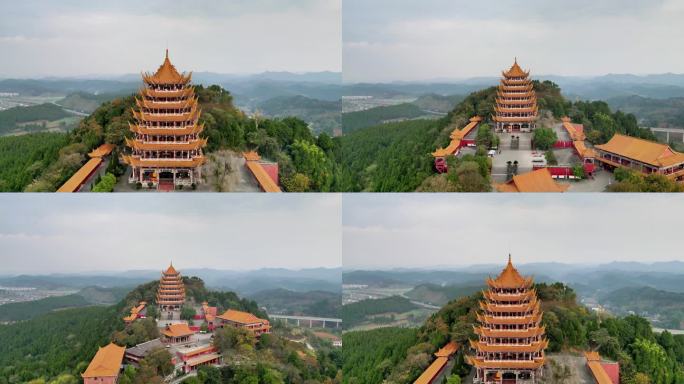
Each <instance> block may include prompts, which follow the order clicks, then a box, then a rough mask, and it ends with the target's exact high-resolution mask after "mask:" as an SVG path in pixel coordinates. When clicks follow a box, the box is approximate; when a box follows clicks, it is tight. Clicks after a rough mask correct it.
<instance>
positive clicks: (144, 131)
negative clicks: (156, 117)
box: [129, 123, 204, 136]
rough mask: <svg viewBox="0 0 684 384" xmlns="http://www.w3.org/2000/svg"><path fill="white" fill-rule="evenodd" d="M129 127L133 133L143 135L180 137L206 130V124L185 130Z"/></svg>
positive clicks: (195, 125)
mask: <svg viewBox="0 0 684 384" xmlns="http://www.w3.org/2000/svg"><path fill="white" fill-rule="evenodd" d="M129 127H130V129H131V131H132V132H135V133H138V134H141V135H160V136H180V135H193V134H198V133H201V132H202V131H203V130H204V123H202V124H193V125H189V126H187V127H185V128H150V127H145V126H140V125H137V124H130V123H129Z"/></svg>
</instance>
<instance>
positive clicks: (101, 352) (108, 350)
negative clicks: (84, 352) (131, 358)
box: [81, 343, 126, 378]
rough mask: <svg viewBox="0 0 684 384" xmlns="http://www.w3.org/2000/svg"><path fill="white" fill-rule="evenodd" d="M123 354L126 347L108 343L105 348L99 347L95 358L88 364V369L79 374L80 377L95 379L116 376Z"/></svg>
mask: <svg viewBox="0 0 684 384" xmlns="http://www.w3.org/2000/svg"><path fill="white" fill-rule="evenodd" d="M125 352H126V347H120V346H118V345H116V344H114V343H109V344H108V345H107V346H104V347H100V348H99V349H98V350H97V353H96V354H95V357H93V359H92V360H91V361H90V364H88V368H86V370H85V372H83V373H82V374H81V377H84V378H95V377H116V376H118V375H119V371H120V370H121V362H122V361H123V357H124V353H125Z"/></svg>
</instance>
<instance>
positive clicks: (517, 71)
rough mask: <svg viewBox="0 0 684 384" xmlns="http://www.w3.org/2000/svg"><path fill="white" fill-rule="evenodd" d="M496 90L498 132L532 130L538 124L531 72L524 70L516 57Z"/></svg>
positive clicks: (495, 116)
mask: <svg viewBox="0 0 684 384" xmlns="http://www.w3.org/2000/svg"><path fill="white" fill-rule="evenodd" d="M502 75H503V77H502V78H501V83H500V84H499V89H498V90H497V91H496V106H495V107H494V116H492V120H494V122H495V123H496V130H497V131H498V132H530V131H532V130H533V129H534V128H535V127H536V124H537V117H538V110H537V96H536V94H535V92H534V89H533V85H532V81H531V80H530V78H529V75H530V72H529V71H527V72H526V71H523V70H522V68H520V66H519V65H518V59H517V58H516V59H515V61H514V62H513V65H512V66H511V68H510V69H509V70H508V71H504V72H502Z"/></svg>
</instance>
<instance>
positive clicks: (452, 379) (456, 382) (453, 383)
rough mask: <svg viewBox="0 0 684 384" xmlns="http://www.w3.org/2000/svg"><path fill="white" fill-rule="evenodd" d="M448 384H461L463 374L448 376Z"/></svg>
mask: <svg viewBox="0 0 684 384" xmlns="http://www.w3.org/2000/svg"><path fill="white" fill-rule="evenodd" d="M446 384H461V376H459V375H450V376H449V377H447V378H446Z"/></svg>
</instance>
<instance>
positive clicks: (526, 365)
mask: <svg viewBox="0 0 684 384" xmlns="http://www.w3.org/2000/svg"><path fill="white" fill-rule="evenodd" d="M468 363H469V364H470V365H473V366H475V367H477V368H491V369H539V368H541V367H542V366H543V365H544V358H543V357H540V358H538V359H534V360H531V361H530V360H524V361H520V360H510V361H506V360H497V361H486V360H484V359H478V358H476V357H469V358H468Z"/></svg>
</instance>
